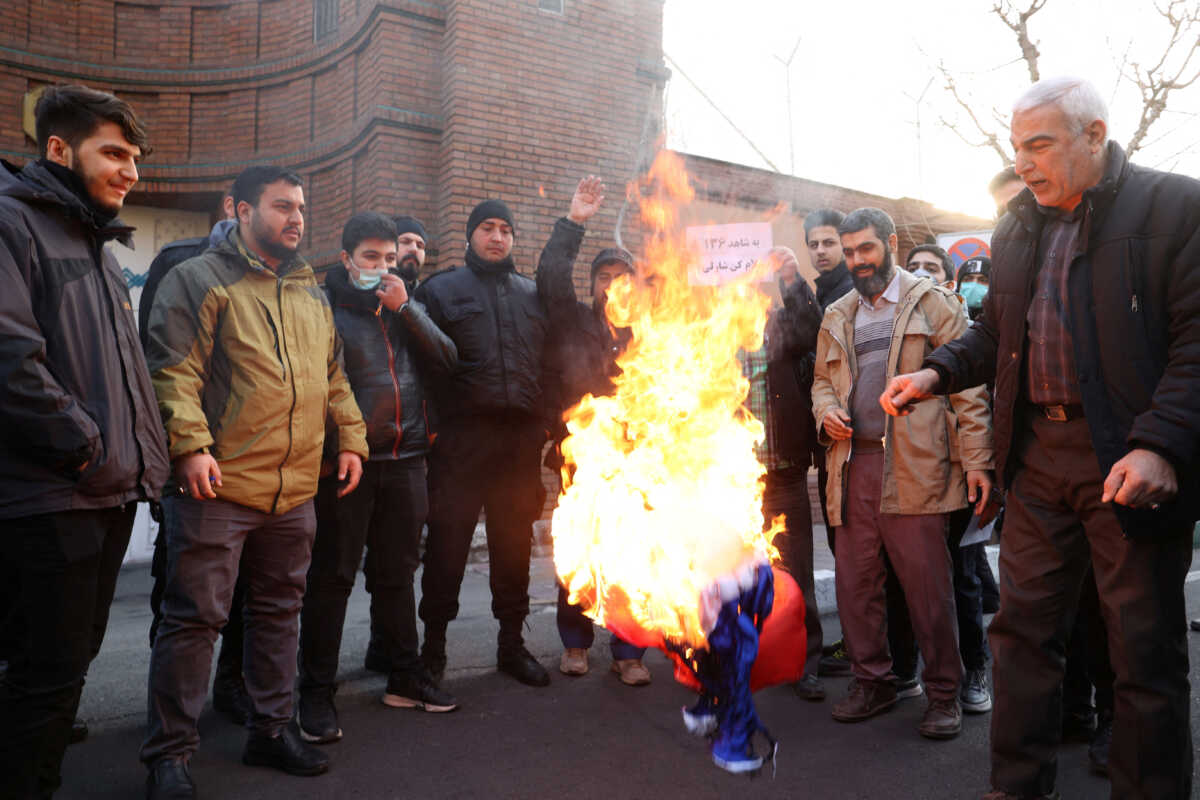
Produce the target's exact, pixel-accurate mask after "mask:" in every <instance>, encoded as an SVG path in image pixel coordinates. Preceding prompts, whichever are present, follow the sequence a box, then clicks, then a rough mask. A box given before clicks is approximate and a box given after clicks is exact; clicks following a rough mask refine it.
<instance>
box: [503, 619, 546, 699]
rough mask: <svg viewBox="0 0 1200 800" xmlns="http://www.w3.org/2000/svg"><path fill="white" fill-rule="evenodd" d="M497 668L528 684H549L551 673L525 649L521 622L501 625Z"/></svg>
mask: <svg viewBox="0 0 1200 800" xmlns="http://www.w3.org/2000/svg"><path fill="white" fill-rule="evenodd" d="M496 668H497V669H499V670H500V671H501V672H504V673H507V674H509V675H511V676H513V677H514V678H516V679H517V680H519V681H520V682H521V683H523V684H525V685H526V686H549V685H550V673H549V672H547V671H546V668H545V667H543V666H542V665H541V664H539V663H538V662H537V659H535V658H534V657H533V656H532V655H531V654H530V652H529V651H528V650H526V649H525V643H524V640H523V639H522V637H521V624H520V623H516V624H504V623H501V625H500V646H499V647H498V648H497V650H496Z"/></svg>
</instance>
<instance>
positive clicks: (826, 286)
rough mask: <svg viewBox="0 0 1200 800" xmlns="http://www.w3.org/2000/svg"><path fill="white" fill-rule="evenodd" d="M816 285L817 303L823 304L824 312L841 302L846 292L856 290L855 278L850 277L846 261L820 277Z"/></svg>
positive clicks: (822, 309)
mask: <svg viewBox="0 0 1200 800" xmlns="http://www.w3.org/2000/svg"><path fill="white" fill-rule="evenodd" d="M815 283H816V284H817V302H818V303H820V304H821V311H822V312H824V311H825V309H827V308H829V304H830V303H833V302H835V301H837V300H840V299H841V298H842V296H843V295H845V294H846V292H849V291H850V290H851V289H853V288H854V278H853V277H852V276H851V275H850V270H848V269H846V262H844V261H843V262H842V263H840V264H838V265H837V266H836V267H834V268H833V269H831V270H829V272H822V273H821V274H820V275H818V276H817V279H816V281H815Z"/></svg>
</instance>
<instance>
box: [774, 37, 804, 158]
mask: <svg viewBox="0 0 1200 800" xmlns="http://www.w3.org/2000/svg"><path fill="white" fill-rule="evenodd" d="M800 39H801V37H799V36H797V37H796V44H795V45H794V46H793V47H792V54H791V55H789V56H788V57H787V61H784V60H783V59H782V58H780V57H779V56H775V60H776V61H778V62H779V63H780V64H783V78H784V86H785V87H786V90H787V115H788V153H789V154H790V157H791V169H790V170H789V174H791V175H795V174H796V132H795V131H794V130H793V129H792V59H793V58H795V57H796V51H797V50H799V49H800Z"/></svg>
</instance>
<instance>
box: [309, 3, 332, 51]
mask: <svg viewBox="0 0 1200 800" xmlns="http://www.w3.org/2000/svg"><path fill="white" fill-rule="evenodd" d="M337 27H338V0H313V41H314V42H319V41H321V40H322V39H324V38H326V37H327V36H332V35H333V34H335V33H337Z"/></svg>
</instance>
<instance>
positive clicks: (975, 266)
mask: <svg viewBox="0 0 1200 800" xmlns="http://www.w3.org/2000/svg"><path fill="white" fill-rule="evenodd" d="M967 275H982V276H984V277H985V278H991V275H992V260H991V259H990V258H988V257H987V256H975V258H968V259H967V260H966V261H964V262H963V263H962V266H960V267H959V268H958V276H957V277H958V279H957V280H956V281H955V284H956V285H957V286H958V288H960V289H961V288H962V281H963V278H964V277H965V276H967Z"/></svg>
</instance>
